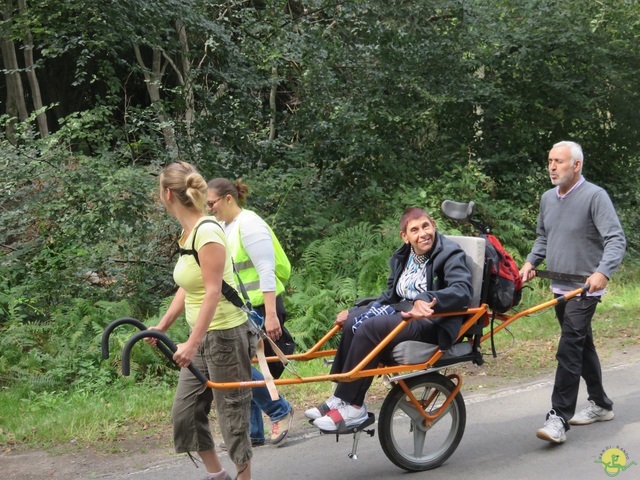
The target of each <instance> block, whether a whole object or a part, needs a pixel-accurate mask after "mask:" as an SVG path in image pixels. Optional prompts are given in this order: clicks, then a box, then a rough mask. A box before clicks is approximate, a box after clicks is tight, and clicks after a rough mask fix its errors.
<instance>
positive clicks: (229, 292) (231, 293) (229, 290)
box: [178, 220, 246, 309]
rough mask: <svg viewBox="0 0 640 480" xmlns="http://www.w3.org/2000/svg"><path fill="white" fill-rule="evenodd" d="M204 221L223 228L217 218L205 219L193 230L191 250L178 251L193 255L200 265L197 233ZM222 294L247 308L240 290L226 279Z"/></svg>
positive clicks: (232, 301) (233, 302)
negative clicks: (196, 247) (239, 293)
mask: <svg viewBox="0 0 640 480" xmlns="http://www.w3.org/2000/svg"><path fill="white" fill-rule="evenodd" d="M203 223H215V224H216V225H217V226H219V227H220V229H222V225H220V224H219V223H218V222H216V221H215V220H203V221H202V222H200V223H199V224H198V225H196V228H195V229H194V230H193V239H192V240H191V249H190V250H187V249H184V248H179V249H178V253H179V254H180V255H193V258H194V260H195V261H196V263H197V264H198V266H200V259H199V258H198V251H197V250H196V249H195V244H196V235H197V234H198V229H199V228H200V225H202V224H203ZM223 234H224V231H223ZM222 295H224V298H226V299H227V300H228V301H229V302H231V303H232V304H233V305H235V306H236V307H238V308H242V309H245V308H246V306H245V304H244V302H243V301H242V299H241V298H240V295H238V292H237V291H236V289H235V288H233V287H232V286H231V285H229V284H228V283H227V282H225V281H224V280H222Z"/></svg>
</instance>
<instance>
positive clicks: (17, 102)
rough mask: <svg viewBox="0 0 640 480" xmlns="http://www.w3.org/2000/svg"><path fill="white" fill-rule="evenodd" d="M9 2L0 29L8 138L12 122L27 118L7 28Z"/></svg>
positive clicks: (14, 50)
mask: <svg viewBox="0 0 640 480" xmlns="http://www.w3.org/2000/svg"><path fill="white" fill-rule="evenodd" d="M12 3H13V2H12V1H11V0H6V1H5V4H4V9H3V11H2V16H3V19H4V22H3V23H4V25H3V28H2V33H1V35H2V38H1V39H0V42H1V43H2V45H1V47H2V59H3V61H4V70H5V73H4V76H5V80H6V82H7V107H6V108H7V114H8V115H9V117H11V120H10V121H9V124H8V125H7V136H9V137H10V138H11V137H12V136H13V132H14V122H15V120H14V119H15V118H16V117H17V118H18V119H19V120H20V121H23V122H24V121H25V120H26V119H27V117H28V116H29V112H28V111H27V104H26V103H25V100H24V89H23V88H22V79H21V78H20V70H19V69H20V67H19V65H18V57H17V56H16V49H15V45H14V44H13V39H12V38H11V33H10V29H9V26H10V25H11V23H12V22H11V19H12V17H13V5H12Z"/></svg>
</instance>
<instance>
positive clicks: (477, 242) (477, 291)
mask: <svg viewBox="0 0 640 480" xmlns="http://www.w3.org/2000/svg"><path fill="white" fill-rule="evenodd" d="M447 238H449V239H450V240H453V241H454V242H456V243H457V244H458V245H460V247H461V248H462V250H464V252H465V253H466V254H467V268H469V271H470V272H471V286H472V287H473V298H472V300H471V303H470V305H469V307H470V308H475V307H479V306H480V301H481V297H482V280H483V276H484V251H485V246H486V240H485V239H484V238H480V237H461V236H452V235H447ZM472 349H473V346H472V344H471V342H467V341H463V342H460V343H456V344H454V345H453V346H452V347H451V348H450V349H449V350H447V351H446V352H445V353H444V355H443V356H442V357H441V360H449V359H452V358H455V357H459V356H463V355H469V354H471V353H472ZM436 350H438V345H434V344H432V343H425V342H420V341H417V340H408V341H406V342H402V343H399V344H398V345H396V346H395V347H394V348H393V350H392V351H391V358H392V359H393V360H394V361H395V362H397V363H398V364H400V365H415V364H417V363H424V362H426V361H427V360H429V359H430V358H431V357H432V356H433V354H434V353H435V352H436Z"/></svg>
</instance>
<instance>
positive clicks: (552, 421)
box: [536, 410, 567, 443]
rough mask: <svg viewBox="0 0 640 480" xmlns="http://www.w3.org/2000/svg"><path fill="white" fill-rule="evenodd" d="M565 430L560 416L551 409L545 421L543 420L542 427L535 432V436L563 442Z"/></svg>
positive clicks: (554, 441)
mask: <svg viewBox="0 0 640 480" xmlns="http://www.w3.org/2000/svg"><path fill="white" fill-rule="evenodd" d="M565 431H566V429H565V427H564V422H563V421H562V418H560V417H558V416H557V415H556V412H555V410H551V411H550V412H549V417H548V418H547V421H546V422H544V427H542V428H541V429H539V430H538V431H537V432H536V437H538V438H539V439H540V440H546V441H547V442H552V443H563V442H565V441H566V440H567V436H566V435H565Z"/></svg>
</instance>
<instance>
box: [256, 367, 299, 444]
mask: <svg viewBox="0 0 640 480" xmlns="http://www.w3.org/2000/svg"><path fill="white" fill-rule="evenodd" d="M251 380H264V375H262V372H261V371H260V370H258V369H257V368H255V367H251ZM251 392H252V393H253V399H252V400H251V420H250V425H251V430H250V433H251V441H253V442H255V441H258V442H264V441H265V440H264V423H263V421H262V412H264V413H266V414H267V416H268V417H269V420H271V421H272V422H277V421H279V420H282V419H283V418H284V417H286V416H287V414H288V413H289V412H290V411H291V405H290V404H289V402H287V401H286V400H285V399H284V398H283V397H282V396H280V398H279V399H278V400H275V401H274V400H271V395H269V390H268V389H267V387H253V388H252V389H251Z"/></svg>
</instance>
